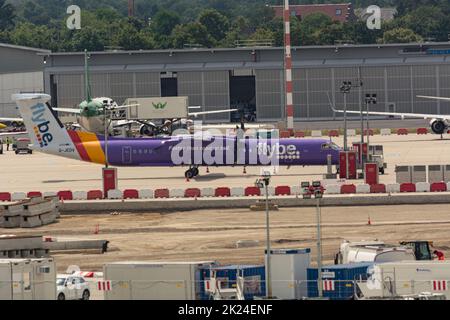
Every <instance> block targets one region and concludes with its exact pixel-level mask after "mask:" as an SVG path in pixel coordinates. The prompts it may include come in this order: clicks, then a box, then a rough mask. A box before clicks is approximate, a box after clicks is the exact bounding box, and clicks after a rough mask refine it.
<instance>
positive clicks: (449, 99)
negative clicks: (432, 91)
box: [417, 96, 450, 101]
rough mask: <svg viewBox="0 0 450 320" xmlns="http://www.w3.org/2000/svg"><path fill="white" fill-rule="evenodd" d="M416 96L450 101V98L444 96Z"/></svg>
mask: <svg viewBox="0 0 450 320" xmlns="http://www.w3.org/2000/svg"><path fill="white" fill-rule="evenodd" d="M417 98H423V99H431V100H442V101H450V98H446V97H432V96H417Z"/></svg>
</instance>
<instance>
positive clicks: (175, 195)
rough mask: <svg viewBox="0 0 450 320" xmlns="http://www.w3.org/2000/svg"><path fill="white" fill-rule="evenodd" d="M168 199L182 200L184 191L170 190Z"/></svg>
mask: <svg viewBox="0 0 450 320" xmlns="http://www.w3.org/2000/svg"><path fill="white" fill-rule="evenodd" d="M169 197H170V198H184V190H183V189H170V190H169Z"/></svg>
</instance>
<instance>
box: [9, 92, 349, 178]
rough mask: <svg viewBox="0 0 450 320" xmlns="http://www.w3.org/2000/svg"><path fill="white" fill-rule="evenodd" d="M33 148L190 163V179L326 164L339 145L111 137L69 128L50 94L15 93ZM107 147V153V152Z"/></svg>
mask: <svg viewBox="0 0 450 320" xmlns="http://www.w3.org/2000/svg"><path fill="white" fill-rule="evenodd" d="M13 100H14V101H16V103H17V105H18V108H19V112H20V114H21V115H22V117H23V120H24V123H25V126H26V128H27V130H28V132H30V138H31V140H32V142H33V144H34V149H35V150H37V151H40V152H43V153H49V154H53V155H57V156H62V157H66V158H70V159H76V160H82V161H87V162H92V163H98V164H108V165H112V166H123V167H145V166H148V167H174V166H187V167H189V169H188V170H187V171H186V173H185V176H186V177H187V178H193V177H195V176H197V175H198V174H199V170H198V168H199V167H200V166H217V167H220V166H231V167H233V166H244V167H246V166H277V165H279V166H324V165H327V163H328V155H331V161H332V164H333V165H337V164H338V162H339V152H340V148H339V147H338V146H337V145H336V144H334V143H333V142H330V141H328V140H325V139H257V138H242V139H239V138H236V137H228V136H212V135H207V134H206V135H204V134H201V135H186V136H174V137H167V138H114V137H110V138H108V142H107V146H106V148H105V138H104V136H100V135H96V134H94V133H88V132H79V131H70V130H66V129H65V127H64V126H63V125H62V124H61V122H60V121H59V119H58V118H57V117H56V116H55V113H54V112H53V110H52V108H51V107H50V106H49V105H48V103H47V102H48V101H49V100H50V96H49V95H46V94H17V95H13ZM105 149H106V150H107V157H106V152H105Z"/></svg>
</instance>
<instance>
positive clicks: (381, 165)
mask: <svg viewBox="0 0 450 320" xmlns="http://www.w3.org/2000/svg"><path fill="white" fill-rule="evenodd" d="M367 159H368V161H369V162H374V163H377V164H378V170H379V172H380V174H384V172H385V170H386V169H387V163H386V162H384V147H383V146H382V145H370V146H369V154H368V158H367Z"/></svg>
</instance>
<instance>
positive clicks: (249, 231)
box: [0, 205, 450, 272]
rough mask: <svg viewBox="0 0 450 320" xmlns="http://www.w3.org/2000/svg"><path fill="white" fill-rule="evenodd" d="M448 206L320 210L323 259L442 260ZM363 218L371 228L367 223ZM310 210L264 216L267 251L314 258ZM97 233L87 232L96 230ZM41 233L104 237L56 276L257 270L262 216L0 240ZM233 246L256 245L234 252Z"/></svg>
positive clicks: (132, 223) (163, 219)
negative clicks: (399, 251)
mask: <svg viewBox="0 0 450 320" xmlns="http://www.w3.org/2000/svg"><path fill="white" fill-rule="evenodd" d="M449 209H450V206H449V205H421V206H410V205H405V206H379V207H339V208H323V209H322V222H323V230H322V237H323V254H324V259H325V260H326V261H327V262H329V263H332V261H333V258H334V254H335V253H336V251H337V250H338V248H339V244H340V243H341V242H342V240H344V239H347V240H363V239H365V240H371V239H380V240H384V241H386V242H388V243H398V242H399V241H400V240H431V241H434V242H435V246H436V247H437V248H439V249H441V250H443V251H444V252H445V253H446V255H447V256H448V255H449V254H450V233H449V231H450V210H449ZM369 216H370V219H371V222H372V225H370V226H369V225H368V218H369ZM315 223H316V210H315V209H314V208H289V209H281V210H280V211H278V212H272V213H271V240H272V241H271V242H272V246H273V247H274V248H280V249H281V248H311V249H312V254H313V260H315V254H316V224H315ZM97 225H98V226H99V229H100V233H99V234H98V235H95V234H94V230H95V229H96V226H97ZM5 233H7V234H16V235H23V234H42V235H48V236H54V237H61V238H81V239H106V240H109V241H110V251H109V252H108V253H106V254H104V255H99V254H71V255H68V254H58V255H55V258H56V261H57V264H58V269H59V272H63V271H64V270H66V268H67V267H68V266H69V265H78V266H80V267H81V269H82V270H88V271H101V270H102V265H103V264H104V263H105V262H112V261H124V260H130V261H132V260H134V261H136V260H140V261H142V260H146V261H199V260H215V261H218V262H220V263H222V264H234V263H236V264H262V263H263V254H264V248H265V214H264V212H251V211H250V210H247V209H241V210H217V211H211V210H202V211H193V212H183V213H173V214H127V213H121V214H120V215H110V214H107V213H105V214H103V215H89V216H88V215H79V216H63V217H62V218H61V220H60V222H58V223H56V224H53V225H50V226H45V227H41V228H38V229H34V230H24V229H16V230H9V229H8V230H4V229H3V230H2V229H0V234H5ZM238 240H257V241H259V246H257V247H253V248H245V249H236V241H238Z"/></svg>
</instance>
